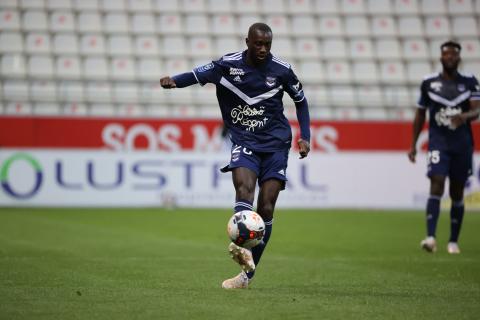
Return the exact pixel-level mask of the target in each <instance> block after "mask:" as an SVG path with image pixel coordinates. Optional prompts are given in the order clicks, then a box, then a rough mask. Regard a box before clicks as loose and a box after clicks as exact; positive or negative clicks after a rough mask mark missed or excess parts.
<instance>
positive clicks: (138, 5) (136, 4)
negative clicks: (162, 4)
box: [127, 0, 154, 13]
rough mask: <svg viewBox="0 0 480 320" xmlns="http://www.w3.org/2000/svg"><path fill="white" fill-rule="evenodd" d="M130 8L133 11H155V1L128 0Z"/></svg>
mask: <svg viewBox="0 0 480 320" xmlns="http://www.w3.org/2000/svg"><path fill="white" fill-rule="evenodd" d="M127 7H128V10H130V11H132V12H145V13H150V12H153V8H154V5H153V1H152V0H128V1H127Z"/></svg>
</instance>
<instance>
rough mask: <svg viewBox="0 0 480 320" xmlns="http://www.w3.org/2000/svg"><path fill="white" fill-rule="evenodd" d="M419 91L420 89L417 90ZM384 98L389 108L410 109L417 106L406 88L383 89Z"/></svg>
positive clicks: (391, 87)
mask: <svg viewBox="0 0 480 320" xmlns="http://www.w3.org/2000/svg"><path fill="white" fill-rule="evenodd" d="M417 90H418V89H417ZM383 97H384V101H385V104H386V105H387V106H388V107H394V108H400V107H401V108H408V107H412V106H415V105H416V102H415V103H413V102H412V98H411V96H410V92H409V90H408V88H407V87H405V86H387V87H384V88H383Z"/></svg>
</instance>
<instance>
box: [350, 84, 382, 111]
mask: <svg viewBox="0 0 480 320" xmlns="http://www.w3.org/2000/svg"><path fill="white" fill-rule="evenodd" d="M355 92H356V97H357V100H358V105H359V106H360V107H377V108H378V107H384V106H385V103H384V101H383V92H382V89H381V88H380V87H379V86H372V85H366V86H364V85H360V86H357V88H356V90H355Z"/></svg>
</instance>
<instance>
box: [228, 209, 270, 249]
mask: <svg viewBox="0 0 480 320" xmlns="http://www.w3.org/2000/svg"><path fill="white" fill-rule="evenodd" d="M227 232H228V236H229V237H230V240H232V242H233V243H235V244H236V245H238V246H241V247H244V248H247V249H250V248H253V247H255V246H256V245H258V244H259V243H260V242H261V241H262V239H263V235H264V234H265V223H264V222H263V219H262V217H261V216H260V215H259V214H258V213H256V212H255V211H249V210H244V211H240V212H237V213H235V214H234V215H233V216H232V217H231V218H230V220H229V221H228V225H227Z"/></svg>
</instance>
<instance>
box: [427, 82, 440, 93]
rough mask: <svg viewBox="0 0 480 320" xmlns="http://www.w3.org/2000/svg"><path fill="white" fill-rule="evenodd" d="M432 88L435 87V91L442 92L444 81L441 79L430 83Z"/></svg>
mask: <svg viewBox="0 0 480 320" xmlns="http://www.w3.org/2000/svg"><path fill="white" fill-rule="evenodd" d="M430 88H432V89H433V91H436V92H440V90H442V83H441V82H440V81H435V82H432V83H430Z"/></svg>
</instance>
